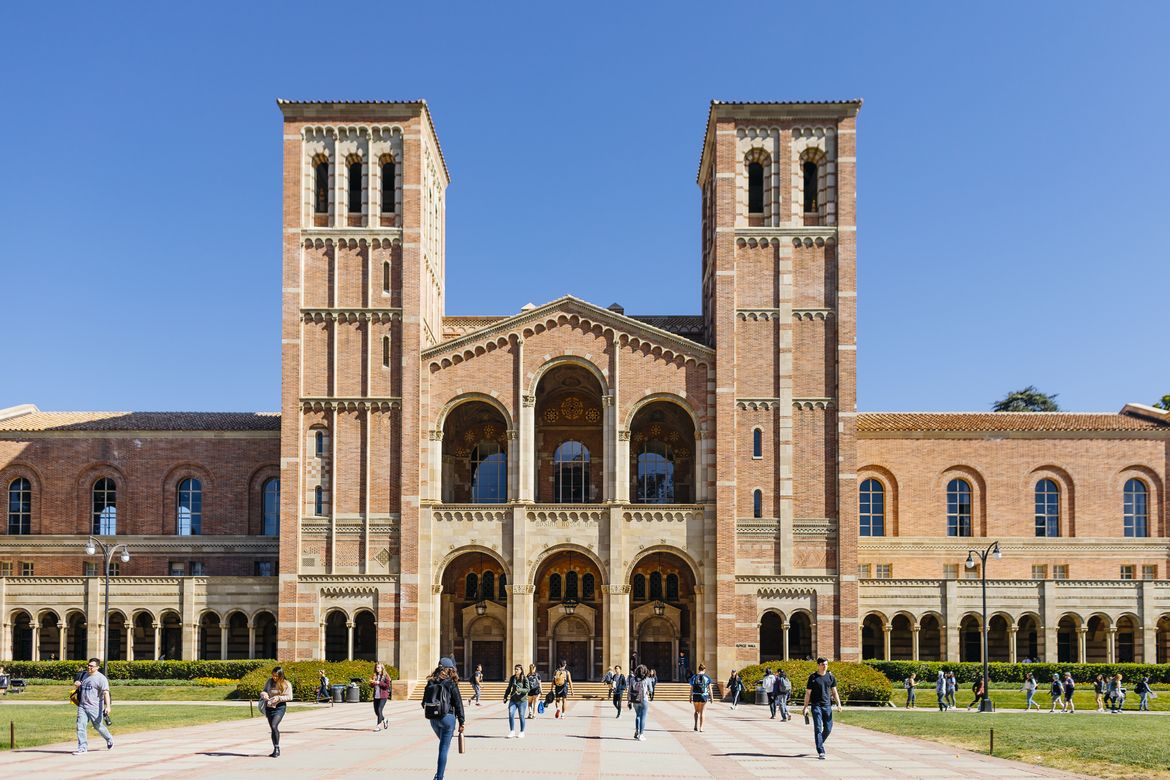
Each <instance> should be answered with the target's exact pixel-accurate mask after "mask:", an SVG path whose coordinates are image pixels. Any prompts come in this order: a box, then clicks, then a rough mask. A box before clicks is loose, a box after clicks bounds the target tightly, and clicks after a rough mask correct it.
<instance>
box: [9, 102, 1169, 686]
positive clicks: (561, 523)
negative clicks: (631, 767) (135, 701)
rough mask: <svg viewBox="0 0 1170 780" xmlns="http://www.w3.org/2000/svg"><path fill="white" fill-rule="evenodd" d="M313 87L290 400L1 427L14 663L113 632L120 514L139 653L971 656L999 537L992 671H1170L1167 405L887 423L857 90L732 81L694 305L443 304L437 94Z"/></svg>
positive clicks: (712, 158) (443, 174)
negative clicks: (103, 565) (861, 230)
mask: <svg viewBox="0 0 1170 780" xmlns="http://www.w3.org/2000/svg"><path fill="white" fill-rule="evenodd" d="M280 108H281V111H282V112H283V116H284V125H283V127H284V134H283V144H284V190H283V191H284V198H283V224H284V230H283V233H282V241H283V258H284V261H283V273H282V280H281V290H282V343H281V348H282V396H281V399H282V400H281V411H280V414H279V415H203V416H201V415H166V414H157V415H150V414H143V413H134V414H128V415H121V416H109V415H106V416H103V415H87V414H80V413H79V414H75V415H69V414H68V413H56V414H54V413H43V412H39V411H36V410H35V408H28V407H16V408H14V409H11V410H7V411H6V412H3V413H0V486H2V487H4V488H6V489H7V491H8V494H9V501H8V509H9V519H8V528H7V530H8V534H7V535H6V536H2V537H0V565H4V563H5V562H7V564H8V567H7V569H0V614H3V616H4V621H5V626H4V637H5V639H4V641H5V643H6V645H5V646H4V647H0V656H14V657H32V656H34V655H36V656H38V657H45V655H46V649H49V652H50V653H51V654H56V653H59V654H60V655H61V656H62V657H63V656H65V655H69V656H70V657H81V655H83V654H87V653H88V654H92V653H94V652H98V650H99V643H98V639H99V637H100V635H101V630H100V626H101V624H102V622H103V615H104V611H103V609H102V608H101V607H100V606H99V605H98V601H97V599H98V589H99V587H98V586H99V584H100V580H101V578H100V577H94V576H92V575H93V567H92V566H86V565H85V563H86V562H90V563H92V561H93V560H94V559H89V558H86V557H85V556H84V555H82V554H81V552H80V551H81V548H83V547H84V541H85V537H86V535H87V534H89V533H95V534H100V535H101V537H102V538H103V539H106V538H112V539H113V540H114V541H125V542H126V543H127V544H128V545H129V546H130V547H131V549H132V557H131V561H130V562H128V563H126V564H123V565H122V567H123V569H122V570H121V571H120V572H119V576H118V577H116V578H115V583H114V586H113V587H112V589H111V601H112V603H114V604H121V605H123V606H119V607H118V609H117V610H115V611H114V612H113V613H112V617H111V619H110V626H111V627H112V628H113V629H114V630H113V631H112V636H117V637H121V638H120V639H119V640H118V641H115V640H114V639H111V641H110V646H109V651H110V655H111V657H126V656H128V655H130V653H133V655H134V657H144V656H147V655H151V653H153V655H154V656H157V655H161V654H167V656H168V657H174V656H175V655H178V656H180V657H210V658H217V657H247V656H252V657H261V656H264V655H271V654H273V653H275V654H276V655H278V656H279V657H281V658H296V659H309V658H319V657H327V658H347V657H352V658H368V659H373V658H375V657H376V658H380V659H382V660H385V661H387V662H389V663H393V664H395V665H397V666H398V667H399V668H400V670H401V672H402V674H403V677H404V678H407V679H416V678H418V677H419V676H421V675H423V674H425V673H426V672H427V671H429V669H430V667H431V666H432V665H433V663H434V660H435V658H437V657H438V656H439V655H441V654H453V655H454V656H455V657H456V658H457V659H459V661H460V663H461V664H462V665H463V670H464V671H469V670H470V668H471V667H472V665H473V664H476V663H479V664H483V665H484V668H485V671H486V672H487V674H488V676H489V677H492V676H495V677H502V675H503V674H504V671H505V669H507V668H508V666H509V665H510V664H511V663H512V662H514V661H519V662H525V663H527V662H529V661H532V662H535V663H537V665H538V666H539V667H541V668H542V669H544V670H547V669H548V668H549V667H550V666H551V665H552V664H553V663H555V661H556V660H559V659H565V660H567V661H568V662H569V664H570V667H571V668H572V670H573V673H574V676H575V677H576V678H577V679H595V678H598V677H600V675H601V673H602V672H603V671H604V669H605V667H607V666H609V665H611V664H613V663H622V664H623V665H624V664H626V663H628V662H629V661H630V660H631V657H632V656H633V655H636V656H637V657H638V659H639V660H641V661H643V662H646V663H648V664H650V665H652V666H655V667H657V668H658V669H659V672H660V676H662V677H664V678H666V679H670V678H672V677H674V676H676V675H678V674H679V660H678V659H679V657H680V655H681V656H682V657H683V658H684V659H685V666H688V667H693V666H694V665H695V664H697V662H699V661H703V662H705V663H706V664H707V665H708V666H709V667H713V668H715V669H717V670H724V671H725V670H726V669H728V668H731V667H734V666H739V665H743V664H746V663H755V662H758V661H762V660H769V659H774V658H785V657H793V658H803V657H806V656H813V655H816V654H826V655H830V656H833V657H837V658H843V659H852V658H858V657H862V656H864V657H883V658H922V659H927V658H951V659H959V658H962V659H964V660H966V659H970V658H973V657H977V656H978V654H979V647H978V643H973V642H972V639H971V637H972V636H978V631H979V620H980V617H979V614H980V613H979V609H978V598H979V589H978V584H979V583H978V582H976V581H974V580H971V579H968V578H967V577H968V576H969V575H970V574H973V573H974V574H978V573H979V572H978V570H977V569H968V568H967V567H966V566H965V565H964V562H965V560H966V557H967V553H968V550H969V549H971V548H973V547H980V548H982V547H983V546H986V545H987V544H989V543H990V542H992V541H995V540H998V541H999V542H1000V547H1001V549H1002V551H1003V552H1004V557H1003V559H1002V560H995V561H993V562H992V564H991V565H992V566H994V567H995V568H994V569H990V570H989V571H988V572H987V573H988V576H989V577H990V578H991V581H990V583H989V599H990V602H991V603H992V604H993V605H994V609H993V610H992V611H991V618H990V620H989V629H990V634H991V641H990V646H989V655H990V656H991V657H992V659H993V660H1000V659H1002V660H1009V658H1022V657H1032V658H1044V659H1049V658H1050V659H1052V660H1056V659H1058V658H1059V659H1061V660H1076V659H1088V660H1095V659H1102V660H1104V659H1106V658H1116V659H1119V660H1126V659H1130V658H1133V659H1137V660H1155V659H1158V660H1166V658H1167V655H1168V653H1170V582H1167V580H1166V576H1167V575H1166V571H1167V566H1168V564H1170V539H1168V538H1167V536H1168V533H1167V527H1166V516H1165V513H1166V507H1167V499H1166V496H1165V490H1164V486H1165V478H1166V475H1167V471H1168V462H1170V418H1168V417H1167V413H1165V412H1163V411H1161V410H1157V409H1152V408H1150V407H1144V406H1140V405H1130V406H1127V407H1126V408H1125V409H1123V410H1122V411H1121V412H1119V413H1117V414H1048V415H1045V414H1024V415H1011V414H991V413H988V414H961V413H955V414H887V413H867V414H859V413H857V412H856V386H857V377H856V345H857V338H856V294H857V289H856V236H857V219H856V208H855V203H856V198H855V182H856V164H857V157H856V117H857V113H858V110H859V109H860V102H859V101H843V102H823V103H722V102H714V103H712V105H711V110H710V113H709V117H708V124H707V128H706V133H705V136H704V141H703V147H702V154H701V160H700V166H699V172H698V184H699V188H700V192H701V214H700V227H701V230H700V235H701V247H700V258H701V259H700V262H701V284H702V311H701V313H698V314H694V315H676V316H662V315H654V316H639V315H627V314H626V313H625V311H624V309H623V308H622V307H621V306H620V305H618V304H614V305H612V306H609V307H608V308H602V307H600V306H597V305H594V304H591V303H589V302H586V301H582V300H579V299H577V298H574V297H571V296H566V297H564V298H561V299H558V300H555V301H552V302H549V303H546V304H544V305H542V306H532V305H527V306H524V307H523V308H521V309H519V310H518V311H516V312H515V313H513V314H508V315H493V316H447V315H445V313H444V294H445V286H446V276H445V273H446V263H445V233H444V230H445V218H446V214H445V193H446V188H447V186H448V184H449V183H450V177H449V175H448V171H447V168H446V164H445V161H444V159H443V155H442V151H441V148H440V145H439V141H438V136H437V134H436V131H435V128H434V126H433V124H432V121H431V116H430V112H429V110H428V108H427V105H426V104H425V103H424V102H411V103H316V102H312V103H308V102H287V101H281V102H280ZM111 489H112V490H113V493H112V494H111V493H110V492H109V491H110V490H111ZM111 495H113V496H114V497H115V498H114V499H113V500H115V501H117V502H121V503H118V504H117V511H120V512H121V513H122V514H121V517H123V518H127V519H126V520H125V521H122V523H121V525H116V526H112V525H110V522H109V516H110V512H109V508H108V504H109V501H110V500H111V498H110V496H111ZM196 497H197V498H198V499H199V504H198V510H199V511H198V514H199V522H198V524H197V525H196V524H195V522H194V517H195V510H196V504H195V498H196ZM26 507H27V511H26ZM103 512H104V514H103ZM26 516H27V518H28V520H27V522H26V519H25V518H26ZM193 528H194V529H196V530H193ZM25 564H32V565H33V567H32V568H25ZM164 564H165V565H164ZM48 594H54V596H52V597H49V596H48ZM62 594H64V595H62ZM54 599H56V601H54ZM127 602H130V603H134V604H135V606H134V607H128V606H125V605H126V604H127ZM88 626H93V627H94V628H96V629H97V630H96V631H91V630H88V628H87V627H88ZM83 646H84V647H85V650H84V652H79V651H81V650H82V647H83ZM53 648H55V650H54V649H53ZM5 651H9V652H5ZM119 653H121V655H119ZM664 670H666V671H665V673H664Z"/></svg>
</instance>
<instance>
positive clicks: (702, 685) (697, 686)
mask: <svg viewBox="0 0 1170 780" xmlns="http://www.w3.org/2000/svg"><path fill="white" fill-rule="evenodd" d="M710 684H711V680H710V678H708V677H707V675H705V674H696V675H695V676H694V677H692V678H691V693H693V694H695V695H700V696H701V695H705V694H706V693H707V686H708V685H710Z"/></svg>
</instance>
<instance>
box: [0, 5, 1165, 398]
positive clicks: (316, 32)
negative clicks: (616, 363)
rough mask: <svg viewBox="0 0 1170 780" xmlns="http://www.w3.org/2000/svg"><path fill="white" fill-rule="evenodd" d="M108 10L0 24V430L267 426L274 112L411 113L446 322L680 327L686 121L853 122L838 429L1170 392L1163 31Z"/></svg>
mask: <svg viewBox="0 0 1170 780" xmlns="http://www.w3.org/2000/svg"><path fill="white" fill-rule="evenodd" d="M98 5H99V4H80V3H78V4H70V3H53V4H40V3H8V4H5V5H4V7H3V8H2V9H0V29H4V30H5V32H6V35H5V45H4V47H3V48H2V49H0V74H3V75H2V76H0V85H2V88H3V97H4V104H3V109H2V112H3V114H4V121H2V122H0V148H3V149H4V150H5V152H6V154H5V160H4V163H3V175H2V176H0V181H3V183H4V185H5V186H3V187H0V227H2V228H3V241H2V243H0V292H2V295H3V297H2V300H3V312H4V315H5V320H6V327H7V338H6V339H5V345H6V349H5V353H6V359H5V360H4V361H3V362H2V364H0V365H3V366H4V369H3V370H2V371H0V407H3V406H8V405H12V404H17V403H29V402H31V403H36V404H37V405H39V406H40V407H41V408H42V409H102V410H105V409H112V410H116V409H139V410H176V409H185V410H216V409H223V410H271V409H277V408H278V407H279V391H280V356H279V320H280V310H279V304H280V299H279V268H280V205H279V198H280V152H281V146H280V112H279V111H278V110H277V108H276V105H275V100H276V98H277V97H287V98H297V99H373V98H377V99H415V98H418V97H425V98H426V99H427V101H428V102H429V104H430V106H431V110H432V113H433V116H434V119H435V122H436V125H437V129H438V133H439V137H440V140H441V142H442V144H443V150H444V154H445V156H446V160H447V163H448V166H449V168H450V170H451V173H452V178H453V183H452V186H451V189H450V190H449V191H448V212H447V215H448V226H447V229H448V244H447V252H448V254H447V277H448V290H447V294H448V297H447V313H448V314H496V313H510V312H514V311H517V310H519V308H520V307H521V306H522V305H523V304H525V303H527V302H529V301H533V302H535V303H538V304H539V303H542V302H545V301H548V300H550V299H552V298H555V297H558V296H560V295H562V294H564V293H572V294H574V295H577V296H579V297H582V298H585V299H587V300H590V301H593V302H595V303H597V304H600V305H602V306H605V305H608V304H610V303H612V302H614V301H618V302H620V303H622V304H623V305H624V306H625V307H626V310H627V311H628V312H631V313H647V314H649V313H698V312H699V309H700V304H699V255H698V239H699V207H698V204H699V192H698V188H697V187H696V185H695V172H696V167H697V164H698V157H699V148H700V142H701V139H702V133H703V129H704V122H705V119H706V114H707V107H708V101H709V100H710V99H712V98H718V99H724V100H802V99H813V100H816V99H830V98H832V99H839V98H853V97H861V98H863V99H864V100H865V106H864V108H863V109H862V112H861V115H860V118H859V129H858V133H859V136H858V145H859V151H858V157H859V166H858V167H859V196H858V210H859V288H860V291H859V299H858V306H859V407H860V408H861V409H862V410H863V411H864V410H967V409H972V410H980V409H986V408H988V406H989V405H990V404H991V403H992V402H993V401H994V400H996V399H997V398H999V397H1000V396H1002V395H1004V394H1005V393H1006V392H1008V391H1009V390H1012V389H1016V388H1019V387H1022V386H1024V385H1028V384H1034V385H1036V386H1038V387H1039V388H1040V389H1042V390H1044V391H1046V392H1050V393H1059V394H1060V398H1059V401H1060V402H1061V403H1062V405H1063V406H1064V407H1065V408H1067V409H1070V410H1092V411H1096V410H1116V409H1119V408H1120V407H1121V406H1122V404H1124V403H1126V402H1129V401H1139V402H1144V403H1150V402H1152V401H1153V400H1155V399H1157V398H1158V397H1160V396H1161V395H1163V394H1164V393H1170V376H1167V365H1170V363H1168V361H1167V349H1166V327H1165V326H1166V322H1167V314H1166V308H1165V305H1164V302H1165V299H1166V292H1165V290H1166V286H1165V274H1166V270H1165V269H1166V267H1167V255H1168V253H1170V250H1168V249H1167V242H1166V240H1165V237H1164V235H1163V234H1162V232H1161V228H1162V226H1163V224H1164V218H1165V215H1166V214H1167V206H1168V205H1170V195H1168V189H1167V187H1166V181H1167V179H1168V178H1170V177H1168V176H1167V174H1168V173H1170V154H1168V153H1167V147H1166V140H1165V139H1166V134H1167V131H1166V128H1167V126H1168V125H1170V121H1168V120H1170V108H1168V98H1170V89H1168V88H1167V81H1166V78H1167V74H1168V73H1170V67H1168V66H1170V62H1168V60H1170V56H1168V54H1167V52H1168V51H1170V47H1168V46H1167V45H1166V33H1167V27H1168V25H1167V22H1168V21H1170V4H1166V3H1126V4H1117V5H1112V4H1111V5H1106V4H1104V3H1093V4H1089V3H1067V2H1064V3H1055V2H1051V3H1032V2H1030V3H1019V2H1014V3H978V4H974V3H971V4H958V3H924V4H912V3H876V2H872V3H847V2H836V3H832V4H824V5H817V6H814V5H813V4H810V3H793V2H782V3H753V4H750V5H743V6H736V5H733V4H711V3H705V4H700V3H696V4H690V3H661V4H656V3H622V4H607V3H589V4H577V5H575V6H571V7H570V6H563V7H561V6H562V4H549V3H540V4H533V5H531V6H524V5H519V4H510V3H495V4H486V3H444V4H421V3H420V4H390V3H381V4H372V3H371V4H363V5H359V6H336V5H334V6H330V5H328V4H322V3H312V4H309V3H260V2H249V3H232V4H216V3H191V4H183V5H182V6H180V5H178V4H154V5H151V4H145V3H135V4H130V3H123V4H120V5H111V6H110V7H98ZM172 6H173V7H172ZM424 7H441V10H439V11H436V12H427V11H420V10H417V9H420V8H424ZM1159 52H1161V53H1159Z"/></svg>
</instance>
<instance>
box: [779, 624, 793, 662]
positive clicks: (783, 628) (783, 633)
mask: <svg viewBox="0 0 1170 780" xmlns="http://www.w3.org/2000/svg"><path fill="white" fill-rule="evenodd" d="M791 625H792V624H791V623H781V624H780V638H781V640H782V642H783V644H784V651H783V656H784V660H785V661H787V660H788V629H789V628H790V627H791Z"/></svg>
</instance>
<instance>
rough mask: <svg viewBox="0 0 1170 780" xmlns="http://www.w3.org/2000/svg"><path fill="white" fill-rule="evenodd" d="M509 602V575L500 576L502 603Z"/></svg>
mask: <svg viewBox="0 0 1170 780" xmlns="http://www.w3.org/2000/svg"><path fill="white" fill-rule="evenodd" d="M507 600H508V575H507V574H501V575H500V601H507Z"/></svg>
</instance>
